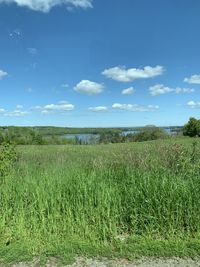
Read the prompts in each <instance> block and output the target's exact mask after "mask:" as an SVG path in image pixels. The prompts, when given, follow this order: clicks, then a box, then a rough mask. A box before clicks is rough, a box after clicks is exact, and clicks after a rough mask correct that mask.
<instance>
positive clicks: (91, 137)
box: [61, 128, 174, 144]
mask: <svg viewBox="0 0 200 267" xmlns="http://www.w3.org/2000/svg"><path fill="white" fill-rule="evenodd" d="M164 131H166V132H167V133H168V134H170V135H172V134H174V132H172V131H171V128H164ZM139 132H140V130H132V131H123V132H121V135H124V136H127V135H128V134H136V133H139ZM61 137H62V138H66V139H77V140H80V141H81V142H83V143H90V144H95V143H98V140H99V137H100V135H99V134H92V133H85V134H84V133H80V134H79V133H77V134H64V135H62V136H61Z"/></svg>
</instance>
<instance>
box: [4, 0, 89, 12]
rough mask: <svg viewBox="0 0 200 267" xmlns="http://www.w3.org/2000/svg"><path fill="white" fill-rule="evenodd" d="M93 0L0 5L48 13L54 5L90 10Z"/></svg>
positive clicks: (21, 0) (25, 0)
mask: <svg viewBox="0 0 200 267" xmlns="http://www.w3.org/2000/svg"><path fill="white" fill-rule="evenodd" d="M92 1H93V0H0V3H6V4H11V3H16V4H17V5H18V6H21V7H28V8H30V9H32V10H35V11H42V12H49V10H50V9H51V8H53V7H54V6H56V5H66V6H67V7H76V8H84V9H86V8H92Z"/></svg>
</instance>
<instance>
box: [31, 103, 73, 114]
mask: <svg viewBox="0 0 200 267" xmlns="http://www.w3.org/2000/svg"><path fill="white" fill-rule="evenodd" d="M74 108H75V106H74V105H72V104H70V103H69V102H67V101H60V102H59V103H57V104H48V105H45V106H35V107H33V108H32V109H33V110H40V111H41V113H42V114H52V113H60V112H66V111H71V110H74Z"/></svg>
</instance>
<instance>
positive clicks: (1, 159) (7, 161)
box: [0, 143, 17, 184]
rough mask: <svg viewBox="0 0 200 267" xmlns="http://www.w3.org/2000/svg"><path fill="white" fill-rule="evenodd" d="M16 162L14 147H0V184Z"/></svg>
mask: <svg viewBox="0 0 200 267" xmlns="http://www.w3.org/2000/svg"><path fill="white" fill-rule="evenodd" d="M16 160H17V153H16V150H15V147H14V146H13V145H11V144H9V143H7V144H6V143H5V144H3V145H2V146H1V147H0V184H1V183H2V182H3V181H4V180H5V177H6V176H8V175H9V174H10V172H11V170H12V167H13V163H14V162H15V161H16Z"/></svg>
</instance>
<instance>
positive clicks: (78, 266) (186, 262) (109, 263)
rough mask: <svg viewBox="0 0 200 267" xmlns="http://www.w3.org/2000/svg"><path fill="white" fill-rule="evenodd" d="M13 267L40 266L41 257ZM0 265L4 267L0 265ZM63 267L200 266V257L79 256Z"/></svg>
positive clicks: (52, 262)
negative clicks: (91, 257) (136, 258)
mask: <svg viewBox="0 0 200 267" xmlns="http://www.w3.org/2000/svg"><path fill="white" fill-rule="evenodd" d="M11 266H12V267H40V266H41V264H40V262H39V259H37V258H35V259H34V260H33V261H32V262H20V263H16V264H13V265H11ZM57 266H60V265H59V264H58V260H57V259H56V258H50V259H49V260H48V262H47V264H46V265H45V267H57ZM0 267H4V266H3V265H0ZM63 267H200V259H190V258H188V259H181V258H170V259H149V258H145V259H140V260H135V261H132V262H130V261H128V260H126V259H116V260H108V259H106V258H102V259H86V258H83V257H77V258H76V261H75V263H73V264H71V265H65V266H63Z"/></svg>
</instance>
